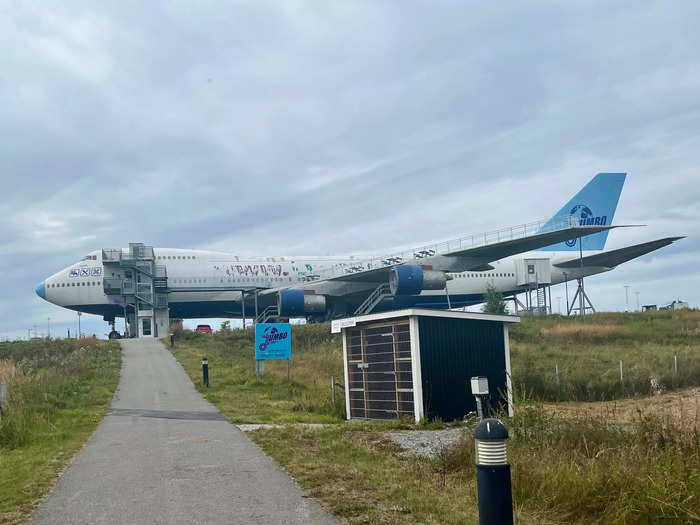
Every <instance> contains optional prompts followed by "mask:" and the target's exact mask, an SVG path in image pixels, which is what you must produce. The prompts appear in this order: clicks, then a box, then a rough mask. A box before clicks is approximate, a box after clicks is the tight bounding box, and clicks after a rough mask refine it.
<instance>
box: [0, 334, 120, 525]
mask: <svg viewBox="0 0 700 525" xmlns="http://www.w3.org/2000/svg"><path fill="white" fill-rule="evenodd" d="M0 362H2V363H3V365H2V366H0V374H2V375H3V377H4V378H6V380H7V382H8V391H9V397H8V400H7V403H6V405H5V406H4V407H3V417H2V421H0V523H11V524H15V523H24V522H25V521H26V520H27V519H28V518H29V516H30V514H31V512H32V510H33V509H34V506H35V505H36V503H37V502H38V501H39V500H40V498H41V497H42V496H43V495H44V494H45V493H46V491H47V490H49V489H50V488H51V486H52V485H53V483H54V482H55V479H56V477H57V475H58V474H60V472H61V471H62V470H63V469H64V468H65V466H66V464H68V463H69V462H70V460H71V459H72V458H73V456H74V455H75V453H76V452H77V451H78V450H80V448H81V447H82V446H83V444H84V443H85V441H86V440H87V439H88V438H89V437H90V435H91V434H92V433H93V431H94V430H95V428H96V427H97V425H98V423H99V422H100V421H101V420H102V418H103V417H104V414H105V412H106V411H107V409H108V408H109V405H110V402H111V399H112V396H113V394H114V389H115V388H116V385H117V382H118V379H119V371H120V367H121V352H120V349H119V345H118V343H116V342H106V341H97V340H95V339H82V340H80V341H76V340H54V341H46V340H42V341H31V342H14V343H3V344H2V345H0ZM0 380H2V378H0Z"/></svg>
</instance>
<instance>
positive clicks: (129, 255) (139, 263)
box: [102, 243, 168, 336]
mask: <svg viewBox="0 0 700 525" xmlns="http://www.w3.org/2000/svg"><path fill="white" fill-rule="evenodd" d="M155 261H156V257H155V255H154V253H153V247H152V246H146V245H144V244H143V243H129V249H128V251H126V252H124V251H123V250H121V249H103V250H102V263H103V266H104V278H103V288H104V292H105V294H106V295H108V296H119V299H121V302H122V303H123V305H124V314H125V315H129V316H130V324H133V325H134V327H133V328H132V335H135V334H136V330H135V328H136V327H135V324H136V323H137V322H138V319H139V318H145V317H148V318H150V319H151V321H150V325H151V329H150V331H151V333H152V334H153V335H155V336H158V335H159V334H158V329H157V325H158V323H159V322H160V324H161V326H166V327H167V324H168V274H167V270H166V267H165V266H161V265H157V264H156V263H155ZM129 310H130V311H131V312H133V313H131V314H128V312H129ZM149 312H150V313H149ZM166 329H167V328H166Z"/></svg>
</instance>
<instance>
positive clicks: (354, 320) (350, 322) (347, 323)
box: [331, 308, 520, 333]
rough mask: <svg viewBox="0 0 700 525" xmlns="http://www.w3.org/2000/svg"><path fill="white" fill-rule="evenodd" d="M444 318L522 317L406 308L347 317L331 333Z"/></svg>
mask: <svg viewBox="0 0 700 525" xmlns="http://www.w3.org/2000/svg"><path fill="white" fill-rule="evenodd" d="M410 316H418V317H442V318H446V319H476V320H481V321H498V322H501V323H519V322H520V317H518V316H517V315H499V314H487V313H482V312H455V311H453V310H434V309H430V308H406V309H404V310H392V311H389V312H379V313H376V314H367V315H360V316H358V317H347V318H345V319H337V320H335V321H333V322H332V323H331V332H333V333H338V332H340V331H341V329H343V328H347V327H351V326H355V325H358V324H361V323H367V322H370V321H381V320H384V319H394V318H396V317H410Z"/></svg>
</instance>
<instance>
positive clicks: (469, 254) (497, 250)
mask: <svg viewBox="0 0 700 525" xmlns="http://www.w3.org/2000/svg"><path fill="white" fill-rule="evenodd" d="M617 227H618V226H572V227H571V228H566V229H563V230H555V231H551V232H546V233H538V234H535V235H529V236H527V237H520V238H517V239H511V240H507V241H503V242H496V243H493V244H487V245H485V246H479V247H476V248H468V249H465V250H457V251H453V252H449V253H446V254H445V256H446V257H461V258H465V259H474V260H481V261H483V264H485V263H488V262H491V261H498V260H500V259H503V258H505V257H510V256H511V255H516V254H518V253H523V252H530V251H533V250H537V249H539V248H544V247H545V246H550V245H552V244H557V243H560V242H564V241H569V240H572V239H578V238H579V237H585V236H587V235H593V234H594V233H599V232H602V231H608V230H611V229H613V228H617ZM468 270H476V269H475V268H468V267H467V268H464V270H461V271H468ZM458 271H459V270H458Z"/></svg>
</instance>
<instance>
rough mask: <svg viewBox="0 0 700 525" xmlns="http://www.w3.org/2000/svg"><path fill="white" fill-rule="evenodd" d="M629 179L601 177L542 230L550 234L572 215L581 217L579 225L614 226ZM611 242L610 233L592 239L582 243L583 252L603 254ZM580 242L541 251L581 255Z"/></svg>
mask: <svg viewBox="0 0 700 525" xmlns="http://www.w3.org/2000/svg"><path fill="white" fill-rule="evenodd" d="M626 176H627V174H626V173H598V175H596V176H595V177H593V179H591V181H590V182H589V183H588V184H586V185H585V186H584V187H583V188H582V189H581V191H579V192H578V193H577V194H576V195H574V197H573V198H572V199H571V200H570V201H569V202H567V203H566V204H565V205H564V206H563V207H562V209H561V210H559V211H558V212H557V213H556V215H554V217H552V218H551V219H549V220H548V221H547V223H546V224H545V225H544V226H543V227H542V230H543V231H547V228H548V227H549V228H550V229H551V226H550V225H551V224H552V223H554V222H555V221H556V220H560V219H561V218H562V217H565V216H570V215H575V216H576V217H578V220H579V224H580V225H582V226H586V225H594V224H595V225H610V224H612V221H613V217H614V215H615V209H617V202H618V201H619V200H620V193H622V185H623V184H624V183H625V177H626ZM607 239H608V232H607V231H604V232H600V233H596V234H593V235H588V236H586V237H583V238H582V239H581V244H582V249H583V250H602V249H604V248H605V241H606V240H607ZM578 242H579V241H578V239H572V240H570V241H566V242H561V243H559V244H553V245H552V246H547V247H546V248H541V250H543V251H557V252H565V251H574V250H575V251H578V250H579V245H578Z"/></svg>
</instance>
